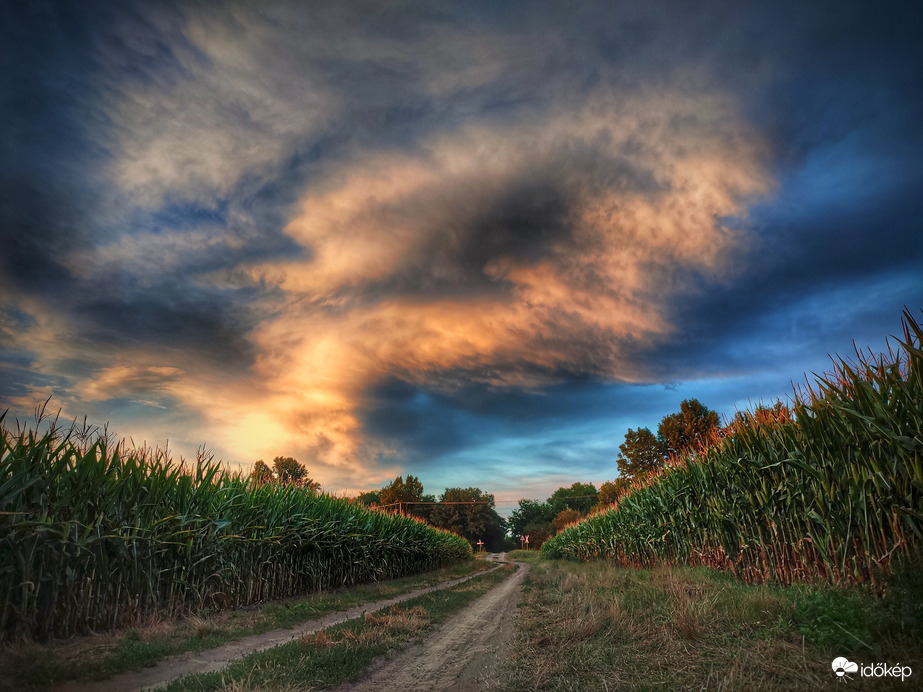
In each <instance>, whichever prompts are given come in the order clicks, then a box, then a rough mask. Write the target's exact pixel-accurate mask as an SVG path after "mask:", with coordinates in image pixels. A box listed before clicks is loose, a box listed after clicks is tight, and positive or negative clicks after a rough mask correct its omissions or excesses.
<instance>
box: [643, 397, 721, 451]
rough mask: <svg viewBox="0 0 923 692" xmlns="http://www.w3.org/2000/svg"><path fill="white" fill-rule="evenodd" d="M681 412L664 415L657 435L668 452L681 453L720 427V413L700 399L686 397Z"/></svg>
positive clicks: (692, 447)
mask: <svg viewBox="0 0 923 692" xmlns="http://www.w3.org/2000/svg"><path fill="white" fill-rule="evenodd" d="M679 408H680V410H679V413H674V414H671V415H669V416H664V418H663V419H662V420H661V421H660V425H659V426H658V428H657V435H658V437H659V438H660V440H661V441H662V442H663V443H664V444H665V446H666V453H667V454H671V453H679V452H683V451H685V450H687V449H695V447H696V446H697V445H698V444H699V443H701V442H704V441H705V440H706V439H707V438H708V436H709V435H710V434H711V433H712V431H713V430H715V429H717V428H718V427H719V420H718V414H717V412H715V411H712V410H711V409H709V408H708V407H706V406H705V405H704V404H702V403H701V402H700V401H699V400H698V399H686V400H685V401H683V402H682V403H681V404H680V406H679Z"/></svg>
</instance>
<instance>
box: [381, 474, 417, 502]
mask: <svg viewBox="0 0 923 692" xmlns="http://www.w3.org/2000/svg"><path fill="white" fill-rule="evenodd" d="M422 499H423V484H422V483H421V482H420V479H419V478H417V477H416V476H411V475H409V474H408V475H407V478H406V479H404V478H401V477H400V476H398V477H397V478H395V479H394V480H393V481H392V482H391V483H389V484H388V485H386V486H385V487H384V488H382V489H381V504H382V505H393V504H395V503H398V502H420V501H421V500H422Z"/></svg>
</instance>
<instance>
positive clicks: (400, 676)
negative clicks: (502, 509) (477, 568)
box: [337, 563, 528, 692]
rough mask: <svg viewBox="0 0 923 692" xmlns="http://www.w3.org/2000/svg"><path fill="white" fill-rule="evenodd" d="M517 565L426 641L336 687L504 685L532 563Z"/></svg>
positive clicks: (371, 691)
mask: <svg viewBox="0 0 923 692" xmlns="http://www.w3.org/2000/svg"><path fill="white" fill-rule="evenodd" d="M517 564H518V565H519V569H517V570H516V572H515V573H514V574H512V575H511V576H510V578H509V579H507V580H506V581H505V582H503V583H502V584H501V585H500V586H498V587H496V588H494V589H493V590H491V591H490V592H488V593H487V594H485V595H484V596H482V597H481V598H479V599H478V600H477V601H475V602H474V603H472V604H471V605H470V606H468V607H467V608H466V609H465V610H463V611H462V612H461V613H459V614H458V615H456V616H455V617H453V618H451V619H450V620H448V621H447V622H446V623H445V624H443V625H442V626H441V627H440V628H439V629H438V630H436V632H434V633H432V634H431V635H430V636H429V637H427V639H426V641H425V642H423V643H422V644H418V645H415V646H412V647H410V648H409V649H407V650H406V651H404V652H403V653H401V654H400V655H398V656H397V657H395V658H393V659H391V660H389V661H384V662H382V663H380V664H377V665H375V666H373V667H372V670H371V672H370V674H369V675H368V676H367V677H366V678H365V679H363V680H362V681H360V682H357V683H350V684H346V685H342V686H340V687H339V688H337V692H377V691H378V690H390V689H394V690H402V692H403V691H411V690H448V689H452V690H455V691H458V692H466V691H471V692H474V691H476V690H486V689H493V688H497V687H499V686H500V682H499V678H498V671H499V669H500V663H501V661H503V660H504V659H505V658H506V655H507V652H508V648H509V645H510V641H511V639H512V636H513V633H514V629H515V615H516V606H517V603H518V601H519V593H520V590H521V587H522V580H523V578H524V577H525V574H526V571H527V570H528V566H527V565H525V564H522V563H517Z"/></svg>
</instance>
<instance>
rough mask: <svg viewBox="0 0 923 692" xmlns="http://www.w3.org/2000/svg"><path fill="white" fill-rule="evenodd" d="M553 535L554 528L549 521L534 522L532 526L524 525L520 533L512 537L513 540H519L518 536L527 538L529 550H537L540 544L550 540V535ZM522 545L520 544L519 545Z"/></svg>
mask: <svg viewBox="0 0 923 692" xmlns="http://www.w3.org/2000/svg"><path fill="white" fill-rule="evenodd" d="M553 533H554V526H552V525H551V522H550V521H544V522H535V523H532V524H526V526H524V527H523V530H522V533H520V534H518V535H514V536H513V538H514V539H515V540H517V541H518V540H519V536H528V537H529V549H531V550H538V549H539V548H541V547H542V543H544V542H545V541H547V540H548V539H549V538H551V534H553ZM520 545H522V543H520Z"/></svg>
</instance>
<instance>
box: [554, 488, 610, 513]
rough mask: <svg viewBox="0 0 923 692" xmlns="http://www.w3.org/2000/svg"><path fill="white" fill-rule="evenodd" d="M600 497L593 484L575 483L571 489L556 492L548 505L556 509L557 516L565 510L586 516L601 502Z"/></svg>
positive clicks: (561, 489) (560, 489)
mask: <svg viewBox="0 0 923 692" xmlns="http://www.w3.org/2000/svg"><path fill="white" fill-rule="evenodd" d="M598 495H599V493H598V492H597V491H596V486H595V485H593V484H592V483H574V484H573V485H572V486H571V487H569V488H558V489H557V490H555V491H554V492H553V493H552V495H551V497H549V498H548V504H550V505H551V506H552V507H553V508H554V513H555V515H557V514H559V513H560V512H561V511H562V510H565V509H572V510H575V511H576V512H579V513H580V514H581V515H586V514H587V513H588V512H589V511H590V510H591V509H592V508H593V506H594V505H596V504H597V503H598V502H599V499H598Z"/></svg>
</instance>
